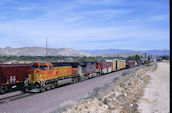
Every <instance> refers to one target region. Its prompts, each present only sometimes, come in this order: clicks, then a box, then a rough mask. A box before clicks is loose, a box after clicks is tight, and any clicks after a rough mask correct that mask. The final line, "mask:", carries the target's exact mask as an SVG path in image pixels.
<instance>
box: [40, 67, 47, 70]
mask: <svg viewBox="0 0 172 113" xmlns="http://www.w3.org/2000/svg"><path fill="white" fill-rule="evenodd" d="M39 69H40V70H46V69H47V66H40V68H39Z"/></svg>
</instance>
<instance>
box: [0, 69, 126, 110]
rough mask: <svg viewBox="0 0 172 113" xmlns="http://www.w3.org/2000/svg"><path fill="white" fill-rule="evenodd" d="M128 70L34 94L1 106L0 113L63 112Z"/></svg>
mask: <svg viewBox="0 0 172 113" xmlns="http://www.w3.org/2000/svg"><path fill="white" fill-rule="evenodd" d="M127 70H128V69H125V70H121V71H117V72H113V73H110V74H107V75H103V76H100V77H97V78H92V79H88V80H86V81H83V82H78V83H75V84H70V85H66V86H63V87H59V88H55V89H52V90H49V91H45V92H43V93H38V94H34V95H31V96H27V97H25V98H21V99H17V100H15V101H8V102H7V103H3V104H0V113H50V112H53V111H57V110H58V109H59V110H61V109H62V108H63V107H64V106H66V105H70V104H73V103H75V102H77V101H78V100H79V99H83V98H85V97H87V96H88V93H89V92H91V91H92V90H93V89H94V88H97V87H103V86H104V85H105V84H106V83H110V82H111V81H112V80H113V79H114V78H116V77H118V76H119V75H120V73H122V72H125V71H127Z"/></svg>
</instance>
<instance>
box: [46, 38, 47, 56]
mask: <svg viewBox="0 0 172 113" xmlns="http://www.w3.org/2000/svg"><path fill="white" fill-rule="evenodd" d="M46 57H47V37H46Z"/></svg>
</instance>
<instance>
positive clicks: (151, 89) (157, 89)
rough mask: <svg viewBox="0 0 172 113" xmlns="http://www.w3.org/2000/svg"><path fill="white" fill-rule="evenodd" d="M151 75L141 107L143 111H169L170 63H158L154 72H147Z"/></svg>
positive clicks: (159, 112) (163, 112)
mask: <svg viewBox="0 0 172 113" xmlns="http://www.w3.org/2000/svg"><path fill="white" fill-rule="evenodd" d="M147 74H148V75H150V76H151V81H150V83H149V85H148V87H146V89H145V92H144V96H143V97H142V99H141V101H140V104H139V109H140V112H141V113H169V112H170V110H169V105H170V104H169V102H170V98H169V96H170V95H169V94H170V92H169V88H170V86H169V82H170V73H169V63H168V62H161V63H158V68H157V70H156V71H154V72H152V73H151V72H149V73H147Z"/></svg>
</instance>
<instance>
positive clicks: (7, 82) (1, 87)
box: [0, 64, 32, 93]
mask: <svg viewBox="0 0 172 113" xmlns="http://www.w3.org/2000/svg"><path fill="white" fill-rule="evenodd" d="M29 69H32V64H0V93H5V92H6V91H8V90H11V89H20V88H22V86H23V81H24V79H25V78H26V77H27V75H28V70H29Z"/></svg>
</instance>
